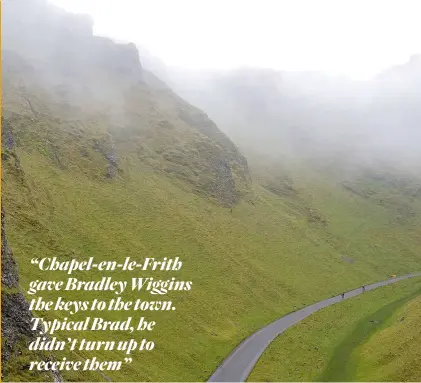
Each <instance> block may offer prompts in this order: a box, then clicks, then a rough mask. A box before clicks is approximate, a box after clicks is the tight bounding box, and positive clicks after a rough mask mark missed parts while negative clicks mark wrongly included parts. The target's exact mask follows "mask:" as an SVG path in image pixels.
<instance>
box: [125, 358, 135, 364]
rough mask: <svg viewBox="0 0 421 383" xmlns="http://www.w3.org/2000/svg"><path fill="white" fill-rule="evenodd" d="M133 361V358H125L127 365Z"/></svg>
mask: <svg viewBox="0 0 421 383" xmlns="http://www.w3.org/2000/svg"><path fill="white" fill-rule="evenodd" d="M132 361H133V359H132V358H124V362H125V363H131V362H132Z"/></svg>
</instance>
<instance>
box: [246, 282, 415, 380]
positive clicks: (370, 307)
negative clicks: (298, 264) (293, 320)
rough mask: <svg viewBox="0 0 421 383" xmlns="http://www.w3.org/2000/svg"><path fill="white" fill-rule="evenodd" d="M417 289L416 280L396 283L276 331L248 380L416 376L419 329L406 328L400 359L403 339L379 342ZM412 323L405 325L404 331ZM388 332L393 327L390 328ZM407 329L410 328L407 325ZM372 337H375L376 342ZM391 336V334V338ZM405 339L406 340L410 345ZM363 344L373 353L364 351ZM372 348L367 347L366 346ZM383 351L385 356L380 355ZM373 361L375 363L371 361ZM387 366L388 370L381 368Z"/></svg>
mask: <svg viewBox="0 0 421 383" xmlns="http://www.w3.org/2000/svg"><path fill="white" fill-rule="evenodd" d="M420 293H421V280H420V278H416V279H414V280H411V281H403V282H398V283H397V284H396V285H390V286H385V287H382V288H380V289H378V290H375V291H370V292H367V293H365V294H363V295H360V296H358V297H355V298H352V299H349V300H346V301H344V302H342V303H339V304H336V305H333V306H331V307H327V308H325V309H323V310H321V311H319V312H317V313H314V314H313V315H311V316H310V317H308V318H306V319H304V320H303V321H302V322H300V323H298V324H297V325H295V326H294V327H292V328H291V329H288V330H287V331H286V332H285V333H283V334H281V335H280V336H279V337H278V338H277V339H276V340H275V341H274V342H273V343H272V344H271V345H270V346H269V348H268V349H267V350H266V351H265V352H264V354H263V355H262V357H261V358H260V360H259V361H258V363H257V364H256V367H255V368H254V370H253V371H252V373H251V374H250V376H249V378H248V380H249V381H251V382H258V381H265V382H274V381H292V382H296V381H332V382H337V381H347V382H348V381H351V382H352V381H361V382H368V381H410V380H411V379H408V378H409V377H411V376H412V377H415V376H419V372H420V370H419V368H416V364H411V361H415V359H416V355H417V354H416V349H417V344H418V342H417V339H418V333H417V332H413V333H412V334H410V333H409V332H408V333H407V334H406V335H407V337H406V339H407V340H408V341H409V340H410V343H409V344H411V343H412V347H409V348H408V349H407V350H406V352H405V356H406V357H408V359H407V361H406V363H403V364H401V365H400V366H399V367H398V364H399V363H401V362H402V361H403V360H404V358H403V357H401V356H399V354H400V352H401V350H402V348H401V346H402V345H403V343H404V340H403V339H401V340H400V341H396V342H395V343H393V341H392V339H390V342H388V343H387V344H386V343H383V344H381V343H380V342H378V341H379V340H380V339H379V336H381V335H383V334H384V333H385V332H386V333H387V332H389V331H390V330H389V329H388V328H389V326H390V325H391V324H392V326H393V328H395V327H396V326H397V325H398V326H400V327H402V324H397V322H399V320H400V319H401V318H402V315H400V316H399V318H397V315H399V314H398V313H401V312H402V311H403V307H407V305H408V302H409V301H411V299H413V298H414V297H415V296H419V295H420ZM409 328H411V324H409V327H408V330H409ZM392 331H393V329H392ZM410 331H411V330H410ZM376 339H377V342H376ZM395 340H396V339H395ZM409 344H408V345H409ZM368 345H370V346H371V347H374V349H376V346H377V352H378V353H377V355H376V354H371V356H370V355H369V353H367V351H368ZM372 350H373V349H372V348H371V351H372ZM382 353H383V355H384V354H387V355H388V356H389V358H388V359H380V357H381V355H382ZM376 362H377V363H376ZM386 366H387V368H388V369H387V370H385V369H384V368H385V367H386Z"/></svg>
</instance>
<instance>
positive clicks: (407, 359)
mask: <svg viewBox="0 0 421 383" xmlns="http://www.w3.org/2000/svg"><path fill="white" fill-rule="evenodd" d="M420 314H421V296H417V297H416V298H414V299H412V300H411V301H409V302H407V303H405V305H403V306H401V307H400V308H399V309H398V310H396V311H395V312H394V313H393V316H392V317H391V318H390V319H389V320H388V321H387V322H386V323H385V324H384V325H383V326H382V327H381V328H380V329H379V330H378V331H376V332H375V334H373V335H372V336H371V337H370V339H369V340H368V341H367V342H366V343H364V344H363V345H361V346H360V347H358V348H357V350H356V351H355V352H354V353H353V355H352V358H353V360H355V364H356V365H357V366H358V370H357V371H356V373H355V375H354V377H355V379H356V380H361V381H362V380H366V381H390V382H391V381H397V380H402V381H406V382H415V381H418V380H420V379H421V364H420V359H419V357H418V356H419V354H420V351H419V348H420V343H419V339H420V336H421V334H420V327H419V318H420Z"/></svg>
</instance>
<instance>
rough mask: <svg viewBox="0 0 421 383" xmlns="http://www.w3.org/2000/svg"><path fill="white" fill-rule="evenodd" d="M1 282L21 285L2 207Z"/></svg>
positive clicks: (9, 285)
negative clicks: (7, 236) (7, 235)
mask: <svg viewBox="0 0 421 383" xmlns="http://www.w3.org/2000/svg"><path fill="white" fill-rule="evenodd" d="M1 283H2V284H3V285H5V286H7V287H9V288H17V287H18V286H19V275H18V268H17V265H16V261H15V259H14V258H13V252H12V250H11V249H10V247H9V245H8V243H7V239H6V230H5V218H4V210H3V208H2V209H1ZM2 313H3V310H2ZM2 329H3V326H2Z"/></svg>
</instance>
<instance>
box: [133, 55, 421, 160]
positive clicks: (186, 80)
mask: <svg viewBox="0 0 421 383" xmlns="http://www.w3.org/2000/svg"><path fill="white" fill-rule="evenodd" d="M140 55H141V61H142V62H143V64H144V65H145V66H146V67H147V68H149V69H150V70H151V71H153V72H155V73H156V74H157V75H158V76H160V77H161V78H162V79H163V80H164V81H166V82H167V83H169V85H170V86H171V87H172V88H173V89H174V90H175V91H176V92H178V93H179V94H180V95H182V96H183V97H185V98H186V99H187V100H188V101H189V102H191V103H192V104H194V105H196V106H198V107H200V108H201V109H203V110H204V111H206V112H207V113H208V114H209V116H210V117H211V118H212V119H214V120H215V121H216V123H217V124H218V125H219V126H220V128H221V129H222V130H224V131H225V132H226V133H227V134H228V135H229V136H230V137H231V138H232V139H234V141H235V142H236V143H237V144H239V145H240V147H242V148H243V149H244V150H245V151H246V152H247V151H249V152H254V153H260V154H265V155H271V156H275V157H283V156H284V155H290V156H291V155H292V156H299V157H308V158H310V159H321V158H331V159H332V158H333V159H334V161H337V160H338V159H342V160H343V159H348V160H350V161H351V162H356V163H361V164H363V163H367V162H368V161H370V162H371V163H372V162H373V161H374V163H380V162H382V163H384V162H386V163H388V162H389V163H393V164H394V165H398V166H404V167H408V166H410V167H419V166H420V165H421V151H420V150H419V147H420V144H421V110H420V108H419V106H420V105H421V56H419V55H414V56H412V57H411V58H410V60H409V61H408V62H407V63H406V64H405V65H401V66H396V67H391V68H390V69H389V70H387V71H384V72H382V73H381V74H379V75H378V76H376V77H375V78H373V79H372V80H354V79H351V78H349V77H345V76H337V75H336V76H335V75H329V74H324V73H321V72H299V71H297V72H288V71H283V72H282V71H276V70H270V69H261V68H252V67H243V68H238V69H236V70H226V71H222V70H219V71H218V70H215V71H200V70H196V71H191V70H183V69H180V68H171V67H166V66H165V64H164V63H163V62H162V61H160V60H159V59H157V58H154V57H152V56H151V55H150V54H149V53H148V51H147V50H145V49H142V48H140Z"/></svg>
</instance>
